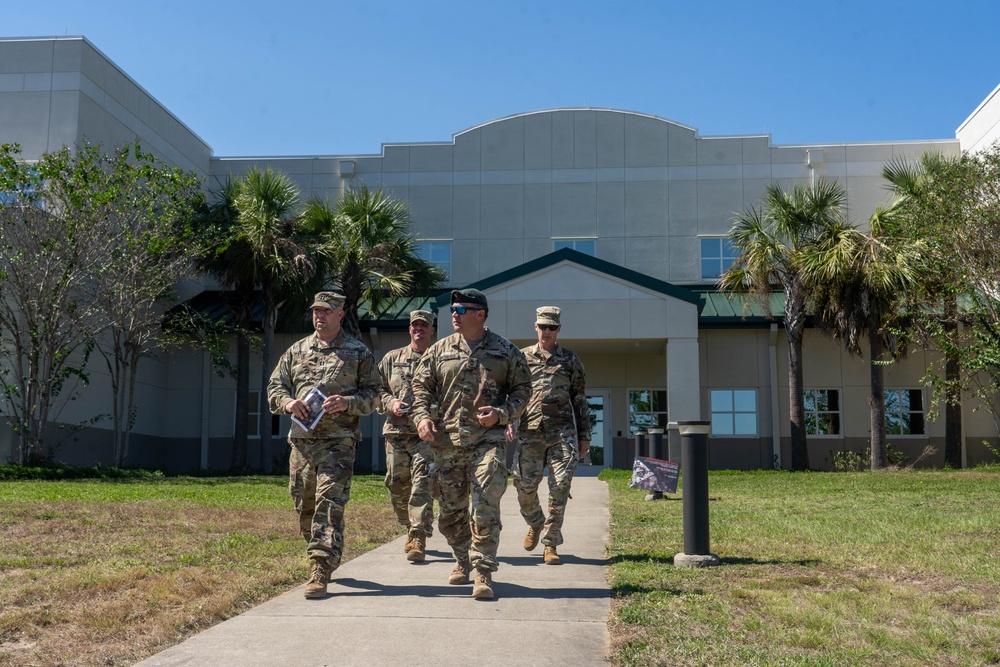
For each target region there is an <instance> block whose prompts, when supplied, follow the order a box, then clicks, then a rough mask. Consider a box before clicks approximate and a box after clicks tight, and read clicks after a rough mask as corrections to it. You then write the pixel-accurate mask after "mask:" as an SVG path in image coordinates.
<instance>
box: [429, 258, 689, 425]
mask: <svg viewBox="0 0 1000 667" xmlns="http://www.w3.org/2000/svg"><path fill="white" fill-rule="evenodd" d="M467 287H472V288H475V289H478V290H480V291H482V292H483V293H484V294H486V297H487V298H488V300H489V305H490V313H489V319H488V321H487V325H488V326H489V328H490V329H492V330H493V331H495V332H497V333H499V334H500V335H502V336H505V337H507V338H508V339H510V340H511V341H513V342H515V343H516V344H518V345H520V346H524V345H528V344H530V343H532V342H533V341H534V340H535V332H534V329H533V327H532V325H533V324H534V321H535V309H536V308H538V307H539V306H558V307H559V308H561V309H562V330H561V332H560V334H559V342H560V344H562V345H564V346H565V347H567V348H569V349H571V350H573V351H575V352H577V354H579V355H580V357H581V359H582V360H583V362H584V365H585V366H586V367H587V380H588V381H587V384H588V388H589V387H593V386H609V387H619V388H621V389H622V390H623V391H621V392H616V393H614V394H613V396H615V398H614V399H613V403H614V404H613V406H612V408H613V409H612V423H611V428H612V429H613V430H614V431H615V432H618V431H627V423H628V405H627V396H626V394H625V393H624V390H625V389H626V388H628V387H629V386H630V384H629V382H630V379H629V378H628V377H627V367H628V364H627V363H625V364H621V363H618V362H615V361H614V360H615V359H618V360H621V359H622V358H623V357H627V356H629V355H637V354H642V355H646V356H645V357H644V358H648V357H649V356H650V355H654V356H653V358H659V357H660V355H662V356H663V357H664V358H665V362H666V363H665V364H663V365H660V366H659V368H656V369H654V373H655V374H656V377H658V378H659V385H660V386H661V387H665V388H666V394H667V412H668V416H669V419H670V420H671V421H677V420H697V419H701V400H700V399H701V382H700V373H699V368H700V364H699V353H698V312H699V305H700V303H701V298H700V297H699V295H697V294H695V293H694V292H692V291H690V290H687V289H684V288H682V287H677V286H676V285H671V284H670V283H666V282H663V281H661V280H657V279H655V278H650V277H649V276H646V275H644V274H641V273H638V272H636V271H632V270H630V269H626V268H623V267H621V266H618V265H617V264H613V263H611V262H607V261H605V260H601V259H597V258H595V257H591V256H590V255H585V254H583V253H580V252H577V251H575V250H570V249H562V250H558V251H556V252H553V253H550V254H548V255H544V256H543V257H540V258H538V259H536V260H532V261H530V262H527V263H525V264H522V265H520V266H517V267H514V268H512V269H509V270H507V271H503V272H501V273H498V274H496V275H494V276H491V277H490V278H487V279H485V280H481V281H479V282H476V283H473V284H471V285H468V286H467ZM449 303H450V292H449V293H445V294H442V295H441V296H440V297H438V299H437V301H436V302H435V307H436V308H437V309H438V321H439V322H441V326H440V328H439V331H441V335H445V333H444V331H446V330H447V325H446V324H445V323H446V322H450V321H451V316H450V314H449V312H448V306H449ZM591 362H593V363H591ZM609 362H610V363H609ZM661 363H662V362H661ZM619 366H620V367H619ZM595 371H598V372H595ZM644 384H648V382H647V383H644ZM631 386H634V385H631ZM619 397H620V398H619Z"/></svg>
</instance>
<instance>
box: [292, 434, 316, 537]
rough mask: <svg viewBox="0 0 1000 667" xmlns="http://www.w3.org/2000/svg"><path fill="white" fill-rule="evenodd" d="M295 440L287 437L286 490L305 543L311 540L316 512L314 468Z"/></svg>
mask: <svg viewBox="0 0 1000 667" xmlns="http://www.w3.org/2000/svg"><path fill="white" fill-rule="evenodd" d="M295 443H296V440H293V439H292V438H289V439H288V444H289V446H290V448H291V453H290V454H289V455H288V492H289V494H290V495H291V496H292V502H293V503H294V505H295V512H296V514H298V515H299V534H300V535H302V537H303V538H305V541H306V544H309V542H310V540H312V524H313V514H314V513H315V512H316V470H315V469H314V468H313V466H312V462H311V461H310V458H309V456H308V455H307V454H308V452H307V451H303V450H302V449H299V447H298V446H297V445H296V444H295Z"/></svg>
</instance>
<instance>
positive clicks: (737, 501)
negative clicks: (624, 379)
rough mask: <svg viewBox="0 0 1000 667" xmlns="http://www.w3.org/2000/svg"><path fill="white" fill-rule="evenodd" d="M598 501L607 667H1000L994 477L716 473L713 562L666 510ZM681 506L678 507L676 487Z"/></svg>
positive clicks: (630, 498) (669, 506)
mask: <svg viewBox="0 0 1000 667" xmlns="http://www.w3.org/2000/svg"><path fill="white" fill-rule="evenodd" d="M601 478H602V479H605V480H606V481H608V483H609V485H610V489H611V508H610V510H611V541H610V550H609V551H610V553H609V556H610V559H611V562H612V569H611V585H612V588H613V593H614V596H615V600H614V606H613V610H614V611H613V618H612V620H611V635H612V656H611V658H612V663H614V664H618V665H831V666H832V665H993V664H1000V469H998V468H996V467H993V468H988V469H978V470H970V471H959V472H949V471H900V472H886V473H871V472H866V473H787V472H786V473H782V472H770V471H761V472H715V473H712V474H711V475H710V480H709V495H710V525H711V551H712V552H713V553H715V554H717V555H718V556H719V557H720V558H721V560H722V565H721V566H719V567H712V568H704V569H695V568H675V567H674V566H673V564H672V562H673V556H674V555H675V554H677V553H678V552H682V551H683V512H682V503H681V500H680V497H679V496H668V497H667V499H664V500H660V501H652V502H647V501H645V500H644V496H645V493H646V492H645V491H640V490H636V489H630V488H629V487H628V481H629V472H628V471H604V472H603V473H602V475H601ZM679 491H680V492H683V480H682V483H681V488H680V489H679Z"/></svg>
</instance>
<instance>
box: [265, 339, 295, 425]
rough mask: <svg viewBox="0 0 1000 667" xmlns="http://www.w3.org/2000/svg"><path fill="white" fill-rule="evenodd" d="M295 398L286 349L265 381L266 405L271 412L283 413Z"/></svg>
mask: <svg viewBox="0 0 1000 667" xmlns="http://www.w3.org/2000/svg"><path fill="white" fill-rule="evenodd" d="M294 400H295V388H294V387H293V386H292V372H291V355H290V354H289V353H288V352H287V351H286V352H285V353H284V354H282V355H281V358H280V359H278V365H277V366H275V367H274V371H273V372H272V373H271V379H270V380H269V381H268V383H267V405H268V408H270V410H271V413H272V414H275V415H283V414H285V412H286V408H287V406H288V404H289V403H291V402H292V401H294Z"/></svg>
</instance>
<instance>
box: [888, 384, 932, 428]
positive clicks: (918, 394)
mask: <svg viewBox="0 0 1000 667" xmlns="http://www.w3.org/2000/svg"><path fill="white" fill-rule="evenodd" d="M885 433H886V435H923V434H924V392H923V391H922V390H920V389H886V390H885Z"/></svg>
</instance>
